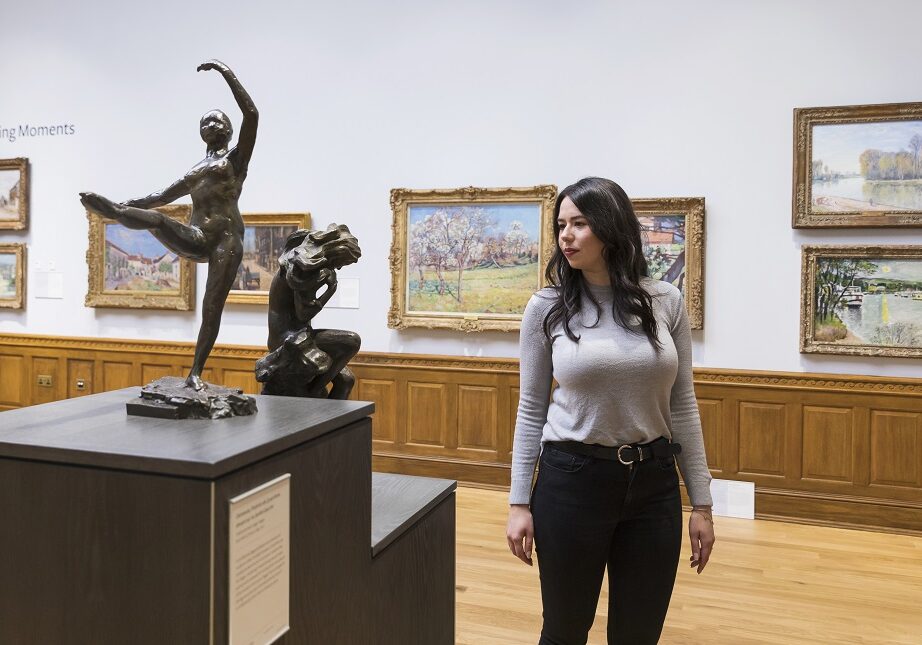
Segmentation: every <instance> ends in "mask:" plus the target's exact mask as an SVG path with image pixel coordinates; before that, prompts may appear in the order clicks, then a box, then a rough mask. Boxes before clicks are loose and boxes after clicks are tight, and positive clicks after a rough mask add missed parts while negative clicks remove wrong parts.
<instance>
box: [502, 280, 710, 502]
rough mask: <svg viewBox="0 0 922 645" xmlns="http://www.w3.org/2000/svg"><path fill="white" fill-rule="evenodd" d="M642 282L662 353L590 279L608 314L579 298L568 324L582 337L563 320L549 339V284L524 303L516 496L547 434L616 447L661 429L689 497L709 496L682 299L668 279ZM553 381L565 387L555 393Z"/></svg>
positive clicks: (524, 494)
mask: <svg viewBox="0 0 922 645" xmlns="http://www.w3.org/2000/svg"><path fill="white" fill-rule="evenodd" d="M583 284H584V285H585V284H586V283H585V282H584V283H583ZM641 284H642V286H643V287H644V288H645V289H646V290H647V291H648V292H649V293H650V294H651V295H652V296H653V310H654V315H655V317H656V322H657V330H658V333H659V340H660V342H661V343H662V345H663V349H662V350H661V351H660V352H659V353H657V352H656V351H655V349H654V348H653V346H652V345H651V344H650V342H649V341H648V340H647V337H646V335H645V334H643V333H639V334H632V333H631V332H629V331H627V330H626V329H624V328H622V327H619V326H618V325H617V324H616V323H615V321H614V318H613V317H612V313H611V302H612V291H611V287H607V286H606V287H597V286H593V285H588V287H589V289H590V290H591V291H592V293H593V295H594V296H595V298H596V300H598V301H599V303H600V304H601V306H602V307H601V308H602V313H601V317H600V318H599V320H596V312H595V306H594V305H593V304H592V302H591V301H590V300H589V299H588V297H586V296H583V304H582V312H581V314H580V316H579V317H577V318H576V319H575V320H573V321H571V323H570V328H571V329H572V330H573V332H574V333H575V334H576V335H577V336H579V337H580V341H579V342H578V343H574V342H573V341H571V340H570V339H569V338H567V336H566V334H565V333H564V331H563V328H562V327H559V328H557V329H552V340H551V341H548V340H547V339H546V338H545V336H544V332H543V329H542V325H543V323H544V318H545V315H546V314H547V311H548V309H550V307H551V305H552V304H553V303H554V298H555V297H556V293H555V291H554V290H553V289H551V288H547V289H542V290H541V291H539V292H538V293H536V294H535V295H533V296H532V297H531V300H529V301H528V305H527V306H526V308H525V314H524V316H523V318H522V331H521V336H520V345H521V356H520V374H521V385H520V393H519V411H518V417H517V419H516V424H515V440H514V442H513V449H512V487H511V489H510V492H509V503H510V504H527V503H528V501H529V497H530V495H531V482H532V475H533V474H534V470H535V462H536V461H537V459H538V453H539V452H540V448H541V445H542V444H543V443H544V442H545V441H565V440H571V441H582V442H584V443H594V444H601V445H604V446H617V445H622V444H625V443H645V442H648V441H653V440H654V439H656V438H658V437H668V438H671V439H672V440H673V441H676V442H678V443H680V444H682V454H681V455H679V457H678V462H679V470H680V471H681V473H682V479H683V480H684V481H685V485H686V487H687V488H688V493H689V497H690V498H691V502H692V504H696V505H697V504H710V503H711V493H710V482H711V475H710V473H709V472H708V468H707V461H706V459H705V455H704V441H703V438H702V436H701V420H700V418H699V416H698V403H697V401H696V400H695V391H694V389H693V385H692V361H691V354H692V352H691V350H692V346H691V330H690V328H689V324H688V316H687V315H686V313H685V303H684V302H683V300H682V295H681V293H680V292H679V290H678V289H676V288H675V287H673V286H672V285H670V284H668V283H665V282H661V281H659V280H652V279H649V278H644V279H643V281H642V282H641ZM638 322H639V321H638ZM638 330H640V327H639V326H638ZM552 379H556V380H557V384H558V386H559V387H557V388H555V389H554V392H553V395H552V394H551V380H552Z"/></svg>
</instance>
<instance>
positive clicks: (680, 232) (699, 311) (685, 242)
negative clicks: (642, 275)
mask: <svg viewBox="0 0 922 645" xmlns="http://www.w3.org/2000/svg"><path fill="white" fill-rule="evenodd" d="M631 204H632V205H633V206H634V212H635V213H636V215H637V219H639V220H640V227H641V235H642V237H643V252H644V257H645V258H646V260H647V270H648V272H649V275H650V277H651V278H655V279H656V280H663V281H664V282H668V283H669V284H671V285H673V286H675V287H676V288H677V289H679V291H681V292H682V295H683V296H684V298H685V304H686V308H687V310H688V320H689V323H690V324H691V328H692V329H702V328H703V326H704V320H703V318H704V301H703V299H704V270H703V268H704V198H703V197H662V198H655V199H632V200H631Z"/></svg>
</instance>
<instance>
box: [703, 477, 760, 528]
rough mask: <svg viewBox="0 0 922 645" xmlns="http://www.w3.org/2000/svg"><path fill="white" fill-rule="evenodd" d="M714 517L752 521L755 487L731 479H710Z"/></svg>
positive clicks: (754, 510) (751, 484)
mask: <svg viewBox="0 0 922 645" xmlns="http://www.w3.org/2000/svg"><path fill="white" fill-rule="evenodd" d="M711 498H712V500H713V502H714V506H713V508H712V511H713V513H714V515H719V516H722V517H739V518H742V519H745V520H753V519H755V516H756V485H755V484H754V483H753V482H745V481H735V480H732V479H712V480H711Z"/></svg>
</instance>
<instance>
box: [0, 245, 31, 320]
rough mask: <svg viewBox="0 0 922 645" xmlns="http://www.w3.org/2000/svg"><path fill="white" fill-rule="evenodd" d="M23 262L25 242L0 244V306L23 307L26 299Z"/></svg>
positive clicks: (9, 307) (24, 266) (24, 265)
mask: <svg viewBox="0 0 922 645" xmlns="http://www.w3.org/2000/svg"><path fill="white" fill-rule="evenodd" d="M25 262H26V245H25V244H0V307H4V308H8V309H22V308H23V306H24V303H25V301H26V264H25Z"/></svg>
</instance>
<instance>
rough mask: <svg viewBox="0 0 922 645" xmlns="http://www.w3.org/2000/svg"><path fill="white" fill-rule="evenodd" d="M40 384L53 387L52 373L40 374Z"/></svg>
mask: <svg viewBox="0 0 922 645" xmlns="http://www.w3.org/2000/svg"><path fill="white" fill-rule="evenodd" d="M37 380H38V384H39V385H40V386H42V387H51V386H52V380H51V375H50V374H39V375H38V379H37Z"/></svg>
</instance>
